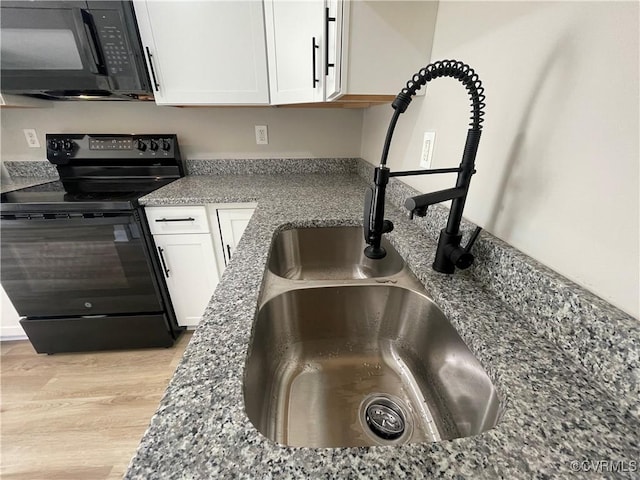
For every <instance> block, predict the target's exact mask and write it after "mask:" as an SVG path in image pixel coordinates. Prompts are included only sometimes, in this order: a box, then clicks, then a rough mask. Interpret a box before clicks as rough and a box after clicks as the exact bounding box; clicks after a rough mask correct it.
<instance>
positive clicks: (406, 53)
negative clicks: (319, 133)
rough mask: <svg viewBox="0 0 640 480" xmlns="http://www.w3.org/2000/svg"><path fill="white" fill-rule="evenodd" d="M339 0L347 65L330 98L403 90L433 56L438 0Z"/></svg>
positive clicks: (343, 62)
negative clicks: (337, 90) (334, 92)
mask: <svg viewBox="0 0 640 480" xmlns="http://www.w3.org/2000/svg"><path fill="white" fill-rule="evenodd" d="M333 1H335V2H337V3H341V4H343V7H342V13H343V19H342V38H341V41H342V45H341V62H342V70H341V71H340V73H339V74H340V76H341V80H340V93H339V94H337V95H333V96H329V95H328V99H329V100H333V99H339V98H340V97H341V96H349V95H368V96H375V95H397V94H398V93H399V92H400V90H402V88H403V87H404V86H405V84H406V83H407V81H408V80H409V79H410V78H411V77H412V75H413V74H414V73H416V72H417V71H418V70H420V68H422V67H425V66H426V65H428V64H429V63H430V62H431V47H432V44H433V34H434V31H435V23H436V14H437V13H438V2H435V1H375V0H373V1H372V0H357V1H346V0H344V1H343V0H333ZM329 3H331V1H329ZM342 99H343V100H344V98H342Z"/></svg>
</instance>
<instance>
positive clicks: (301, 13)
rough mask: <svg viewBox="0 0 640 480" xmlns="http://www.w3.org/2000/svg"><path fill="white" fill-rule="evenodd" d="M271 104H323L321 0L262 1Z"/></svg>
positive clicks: (324, 50)
mask: <svg viewBox="0 0 640 480" xmlns="http://www.w3.org/2000/svg"><path fill="white" fill-rule="evenodd" d="M264 17H265V27H266V33H267V55H268V58H269V88H270V91H271V103H272V104H276V105H278V104H286V103H307V102H322V101H324V84H325V71H324V62H325V56H326V46H325V39H324V1H323V0H305V1H300V0H265V2H264Z"/></svg>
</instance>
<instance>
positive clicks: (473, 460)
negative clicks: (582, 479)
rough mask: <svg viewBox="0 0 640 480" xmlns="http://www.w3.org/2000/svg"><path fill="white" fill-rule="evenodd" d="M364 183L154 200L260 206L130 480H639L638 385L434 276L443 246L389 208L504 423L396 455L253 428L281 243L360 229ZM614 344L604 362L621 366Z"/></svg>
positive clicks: (476, 291) (189, 185)
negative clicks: (267, 279)
mask: <svg viewBox="0 0 640 480" xmlns="http://www.w3.org/2000/svg"><path fill="white" fill-rule="evenodd" d="M365 185H366V184H365V182H364V181H363V180H362V178H361V177H360V176H358V175H356V174H353V173H350V174H339V175H327V174H325V175H317V174H307V175H250V176H249V175H245V176H243V175H229V176H225V175H219V176H192V177H185V178H183V179H180V180H178V181H176V182H173V183H172V184H170V185H168V186H166V187H163V188H161V189H159V190H157V191H155V192H153V193H152V194H150V195H148V196H146V197H144V198H143V199H142V203H144V204H146V205H180V204H185V205H198V204H199V205H202V204H207V203H222V202H257V204H258V207H257V209H256V211H255V213H254V215H253V217H252V219H251V221H250V222H249V225H248V227H247V229H246V231H245V233H244V235H243V236H242V239H241V241H240V243H239V245H238V247H237V249H236V251H235V254H234V257H233V260H232V261H231V262H230V264H229V266H228V267H227V268H226V270H225V272H224V275H223V277H222V279H221V282H220V284H219V285H218V287H217V289H216V291H215V293H214V295H213V297H212V300H211V302H210V304H209V306H208V308H207V310H206V312H205V315H204V318H203V320H202V322H201V324H200V325H199V327H198V328H197V329H196V331H195V333H194V335H193V338H192V339H191V342H190V344H189V346H188V348H187V350H186V352H185V354H184V357H183V359H182V361H181V363H180V364H179V366H178V368H177V370H176V372H175V375H174V377H173V379H172V380H171V382H170V384H169V386H168V388H167V391H166V393H165V396H164V398H163V399H162V401H161V403H160V406H159V408H158V410H157V412H156V414H155V415H154V417H153V418H152V420H151V423H150V426H149V428H148V430H147V432H146V433H145V435H144V437H143V439H142V441H141V443H140V445H139V447H138V450H137V452H136V454H135V456H134V458H133V459H132V461H131V464H130V467H129V470H128V472H127V473H126V476H125V478H127V479H145V480H148V479H154V478H166V479H172V480H173V479H180V478H183V479H186V478H203V479H204V478H207V479H211V478H305V479H308V478H384V479H386V478H421V477H438V478H509V479H514V478H532V477H534V478H549V477H568V476H571V475H574V474H575V471H574V470H575V469H576V465H578V468H582V469H583V470H584V469H585V468H589V466H588V465H587V467H584V466H581V465H583V464H582V463H580V464H577V463H575V462H584V461H587V462H588V461H591V462H597V461H600V460H602V461H622V462H627V463H626V466H627V471H626V472H624V471H621V472H620V471H619V472H618V473H617V474H616V475H617V476H618V477H624V476H628V477H630V478H631V477H633V476H637V475H638V473H637V472H633V471H629V470H630V469H629V466H630V465H631V464H630V463H629V462H632V461H638V460H640V458H639V457H640V448H639V446H638V436H639V432H640V419H639V416H638V414H637V408H636V407H637V404H636V403H634V402H635V400H634V399H636V400H637V386H638V385H637V383H636V385H631V386H630V387H629V388H628V390H629V395H626V394H618V393H616V392H615V391H614V390H612V389H611V388H609V387H608V386H607V385H606V384H604V383H602V382H600V381H596V380H595V379H594V376H593V375H592V373H591V372H590V371H588V370H587V369H586V368H585V366H584V365H581V364H579V363H578V362H576V361H575V360H574V359H573V358H572V357H571V356H570V355H569V353H567V352H565V351H563V350H562V349H561V348H558V346H557V345H556V344H554V343H553V342H551V341H550V340H549V338H547V336H546V335H543V334H540V332H538V331H536V329H534V328H532V325H533V324H535V323H536V321H537V319H536V318H535V317H536V315H537V314H530V315H529V316H524V315H522V314H520V313H517V312H516V311H515V310H514V309H513V308H511V307H510V306H508V305H507V303H505V302H503V301H502V300H501V299H499V296H498V295H496V294H494V293H492V292H491V291H490V290H489V289H487V288H486V286H485V285H484V284H483V283H482V282H481V281H479V280H478V278H477V277H476V276H474V275H472V274H470V273H466V272H465V273H462V274H460V273H456V274H455V275H452V276H445V275H441V274H438V273H436V272H434V271H433V270H432V269H431V268H430V263H431V259H432V258H433V254H434V251H435V242H434V241H433V238H431V236H429V235H427V234H426V233H425V231H424V229H423V228H421V227H420V225H419V224H418V223H417V222H415V221H413V222H412V221H409V220H408V219H407V218H406V216H405V215H404V214H403V213H402V212H400V211H399V210H397V209H396V208H394V207H393V206H391V205H390V204H389V202H388V204H387V215H386V217H387V218H389V219H390V220H392V221H393V222H394V224H395V230H394V231H393V232H392V233H391V234H389V235H388V238H389V239H390V241H391V242H392V244H394V246H395V247H396V249H397V250H398V251H399V253H400V254H401V255H402V256H403V257H404V259H405V260H406V261H407V264H408V265H409V266H410V267H411V269H412V270H413V272H414V273H415V274H416V276H417V277H418V278H419V279H420V281H422V282H423V284H424V285H425V287H426V289H427V291H428V292H429V293H430V294H431V295H432V297H433V299H434V301H435V302H436V303H437V304H438V305H439V306H440V307H441V308H442V309H443V310H444V312H445V313H446V314H447V315H448V316H449V318H450V320H451V322H452V324H453V325H454V326H455V327H456V329H457V330H458V333H459V334H460V336H461V337H462V338H463V339H464V341H465V342H466V344H467V345H468V346H469V348H470V349H471V351H472V352H473V353H474V354H475V356H476V357H477V358H478V360H479V361H480V362H481V363H482V365H483V366H484V368H485V370H486V371H487V372H488V374H489V376H490V377H491V379H492V380H493V382H494V385H495V386H496V388H497V389H498V392H499V394H500V397H501V399H502V401H503V403H504V404H505V405H506V410H505V414H504V416H503V418H502V419H501V421H500V422H499V424H498V425H497V426H496V427H495V428H493V429H492V430H489V431H487V432H484V433H482V434H480V435H476V436H473V437H468V438H461V439H456V440H450V441H442V442H438V443H424V444H410V445H404V446H395V447H386V446H380V447H367V448H336V449H330V448H325V449H316V448H290V447H284V446H281V445H278V444H276V443H274V442H272V441H270V440H268V439H266V438H265V437H264V436H262V435H261V434H260V433H259V432H258V431H257V430H256V429H255V428H254V427H253V425H252V424H251V422H250V420H249V419H248V418H247V416H246V414H245V412H244V408H243V392H242V378H243V372H244V364H245V357H246V353H247V347H248V344H249V342H250V338H251V330H252V324H253V321H254V316H255V313H256V305H257V302H258V295H259V291H260V287H261V282H262V277H263V274H264V271H265V265H266V261H267V256H268V252H269V247H270V243H271V240H272V238H273V236H274V234H275V233H276V232H277V231H279V230H282V229H285V228H289V227H296V226H332V225H359V224H361V221H362V218H361V217H362V202H363V196H364V195H363V193H364V188H365ZM629 325H632V326H631V327H630V332H629V334H630V335H636V334H637V329H635V330H634V328H635V326H634V325H635V324H633V323H632V322H631V323H629ZM630 341H634V342H636V343H637V337H635V338H632V340H630ZM602 343H603V345H602V347H599V348H602V350H597V349H596V350H595V351H593V352H591V353H592V354H593V355H595V356H602V357H605V356H607V358H611V357H612V356H611V355H608V351H607V350H606V348H608V347H607V345H604V343H605V342H602ZM635 361H636V362H637V358H636V359H635ZM621 369H622V370H625V367H621ZM628 370H631V367H628ZM633 375H636V373H635V370H634V372H633ZM634 378H636V377H634ZM572 462H573V463H572ZM631 470H633V469H631ZM583 475H587V474H586V473H583ZM590 475H593V473H592V474H590Z"/></svg>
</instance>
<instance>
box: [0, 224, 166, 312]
mask: <svg viewBox="0 0 640 480" xmlns="http://www.w3.org/2000/svg"><path fill="white" fill-rule="evenodd" d="M0 243H1V245H2V251H1V253H2V257H1V260H2V265H1V270H0V274H1V278H2V285H3V287H4V289H5V291H6V292H7V295H9V298H10V299H11V301H12V303H13V304H14V306H15V307H16V310H17V311H18V313H19V314H20V315H23V316H30V317H52V316H84V315H111V314H119V313H122V314H125V313H127V314H131V313H151V312H158V311H161V310H162V304H161V300H160V299H159V297H158V284H157V281H156V279H155V275H154V273H153V270H152V269H151V267H150V264H149V259H148V254H147V250H146V247H145V243H144V239H143V237H142V234H141V229H140V227H139V225H138V224H137V223H135V221H133V217H131V216H127V215H126V214H123V215H122V218H109V219H107V218H93V219H89V218H85V219H80V220H73V219H72V220H69V219H67V220H64V219H60V220H58V219H52V220H3V221H2V236H1V237H0Z"/></svg>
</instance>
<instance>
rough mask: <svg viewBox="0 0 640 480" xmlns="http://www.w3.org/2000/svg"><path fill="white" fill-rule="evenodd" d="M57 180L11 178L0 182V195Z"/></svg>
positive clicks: (48, 178) (55, 178) (54, 178)
mask: <svg viewBox="0 0 640 480" xmlns="http://www.w3.org/2000/svg"><path fill="white" fill-rule="evenodd" d="M56 180H58V177H12V178H10V179H9V180H4V181H2V182H0V193H8V192H14V191H16V190H20V189H21V188H27V187H34V186H36V185H42V184H43V183H49V182H53V181H56Z"/></svg>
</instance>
